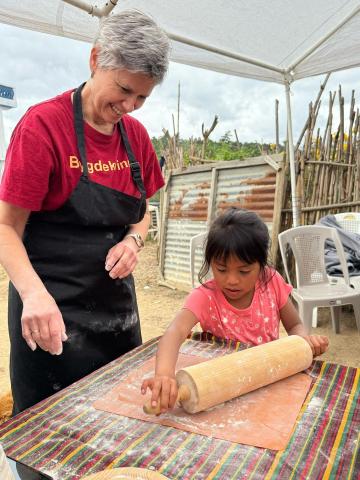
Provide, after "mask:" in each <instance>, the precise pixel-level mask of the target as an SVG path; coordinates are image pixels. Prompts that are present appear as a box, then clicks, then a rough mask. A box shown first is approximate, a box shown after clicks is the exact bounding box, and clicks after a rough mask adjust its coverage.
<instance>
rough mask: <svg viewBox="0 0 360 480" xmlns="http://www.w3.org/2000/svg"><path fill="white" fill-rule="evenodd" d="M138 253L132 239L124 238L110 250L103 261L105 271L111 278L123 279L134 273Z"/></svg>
mask: <svg viewBox="0 0 360 480" xmlns="http://www.w3.org/2000/svg"><path fill="white" fill-rule="evenodd" d="M138 251H139V248H138V247H137V245H136V243H135V242H134V239H133V238H131V237H127V238H124V240H122V241H121V242H119V243H117V244H116V245H114V246H113V247H112V248H110V250H109V252H108V254H107V256H106V259H105V270H107V271H108V272H109V275H110V277H111V278H114V279H115V278H125V277H127V276H128V275H130V273H132V272H133V271H134V268H135V267H136V264H137V263H138Z"/></svg>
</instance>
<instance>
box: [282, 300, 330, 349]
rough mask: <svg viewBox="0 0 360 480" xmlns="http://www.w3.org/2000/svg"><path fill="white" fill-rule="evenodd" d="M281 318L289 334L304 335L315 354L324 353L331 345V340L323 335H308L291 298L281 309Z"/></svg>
mask: <svg viewBox="0 0 360 480" xmlns="http://www.w3.org/2000/svg"><path fill="white" fill-rule="evenodd" d="M280 318H281V321H282V324H283V325H284V328H285V330H286V331H287V333H288V335H299V336H300V337H303V338H304V339H305V340H306V341H307V342H308V344H309V345H310V347H311V350H312V352H313V356H314V357H317V356H318V355H321V354H322V353H324V352H325V351H326V350H327V348H328V345H329V340H328V338H327V337H324V336H323V335H308V334H307V332H306V330H305V327H304V324H303V323H302V321H301V319H300V317H299V314H298V312H297V310H296V308H295V307H294V305H293V303H292V302H291V300H290V298H288V301H287V302H286V304H285V305H284V306H283V308H281V309H280Z"/></svg>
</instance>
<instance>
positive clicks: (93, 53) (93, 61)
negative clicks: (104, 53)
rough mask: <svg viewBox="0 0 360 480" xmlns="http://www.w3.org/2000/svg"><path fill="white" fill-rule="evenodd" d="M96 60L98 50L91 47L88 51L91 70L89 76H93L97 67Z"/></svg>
mask: <svg viewBox="0 0 360 480" xmlns="http://www.w3.org/2000/svg"><path fill="white" fill-rule="evenodd" d="M97 62H98V50H97V48H96V47H93V48H92V49H91V52H90V62H89V63H90V71H91V76H92V77H93V76H94V73H95V70H96V67H97Z"/></svg>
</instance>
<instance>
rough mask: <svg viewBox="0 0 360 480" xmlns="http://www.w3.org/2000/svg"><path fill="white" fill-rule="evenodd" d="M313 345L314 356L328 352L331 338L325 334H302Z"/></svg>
mask: <svg viewBox="0 0 360 480" xmlns="http://www.w3.org/2000/svg"><path fill="white" fill-rule="evenodd" d="M302 337H303V338H304V339H305V340H306V341H307V342H308V344H309V345H310V347H311V350H312V353H313V356H314V357H318V356H319V355H321V354H323V353H324V352H326V350H327V348H328V346H329V339H328V338H327V337H325V336H324V335H302Z"/></svg>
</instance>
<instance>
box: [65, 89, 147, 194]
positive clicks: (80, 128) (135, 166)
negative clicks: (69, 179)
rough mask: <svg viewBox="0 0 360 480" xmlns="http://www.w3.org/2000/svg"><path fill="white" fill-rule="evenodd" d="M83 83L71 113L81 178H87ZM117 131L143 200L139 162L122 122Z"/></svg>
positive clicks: (77, 90)
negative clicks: (72, 114)
mask: <svg viewBox="0 0 360 480" xmlns="http://www.w3.org/2000/svg"><path fill="white" fill-rule="evenodd" d="M85 83H86V82H84V83H82V84H81V85H80V86H79V87H78V88H77V89H76V90H75V92H74V98H73V112H74V127H75V133H76V141H77V146H78V150H79V153H80V160H81V163H82V166H83V174H82V175H83V176H84V177H85V178H88V176H89V171H88V166H87V159H86V148H85V134H84V120H83V110H82V102H81V91H82V89H83V88H84V86H85ZM118 126H119V130H120V137H121V139H122V141H123V142H124V146H125V150H126V154H127V156H128V159H129V163H130V170H131V177H132V179H133V182H134V183H135V185H136V186H137V188H138V190H139V192H140V194H141V198H142V199H145V197H146V191H145V187H144V183H143V180H142V178H141V171H140V165H139V162H138V161H137V160H136V158H135V155H134V153H133V151H132V148H131V145H130V143H129V139H128V136H127V133H126V131H125V128H124V125H123V123H122V121H121V120H120V122H119V123H118Z"/></svg>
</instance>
